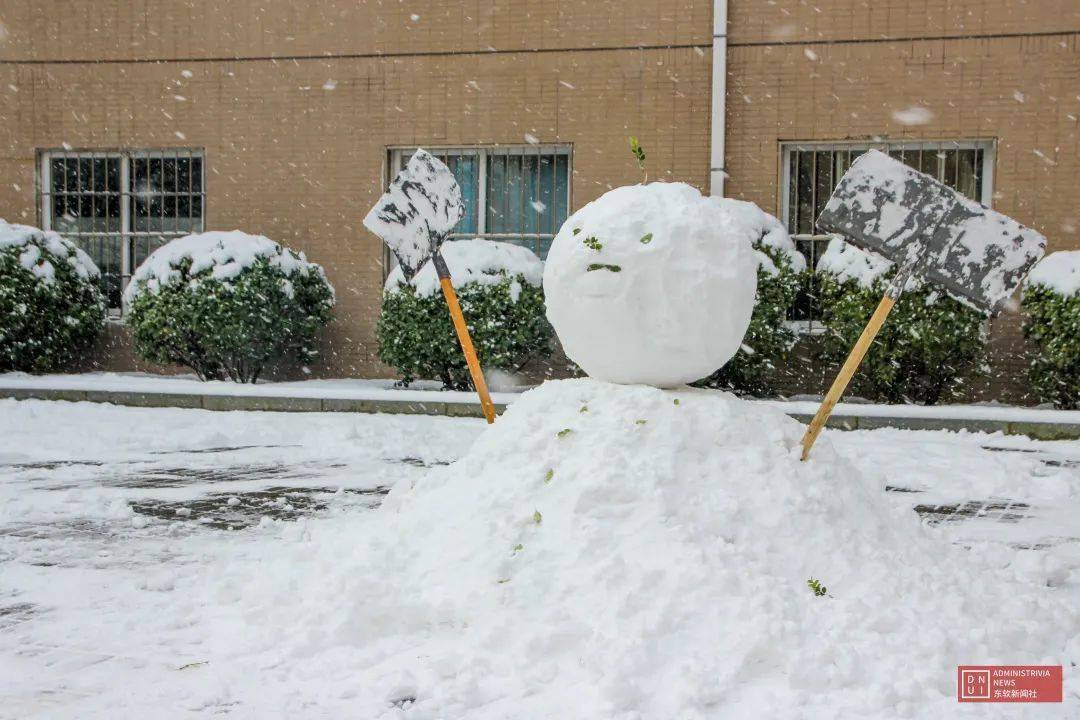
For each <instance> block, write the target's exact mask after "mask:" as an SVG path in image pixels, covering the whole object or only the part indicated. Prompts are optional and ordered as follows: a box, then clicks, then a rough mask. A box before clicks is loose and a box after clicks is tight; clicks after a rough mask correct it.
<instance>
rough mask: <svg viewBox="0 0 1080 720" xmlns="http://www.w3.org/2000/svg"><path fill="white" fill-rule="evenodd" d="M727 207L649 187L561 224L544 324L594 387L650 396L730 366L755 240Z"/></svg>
mask: <svg viewBox="0 0 1080 720" xmlns="http://www.w3.org/2000/svg"><path fill="white" fill-rule="evenodd" d="M730 203H731V201H724V200H721V199H719V198H709V197H704V196H702V195H701V193H700V192H698V191H697V190H696V189H695V188H693V187H691V186H690V185H686V184H685V183H651V184H649V185H632V186H627V187H621V188H616V189H615V190H612V191H610V192H608V193H605V194H604V195H603V196H601V197H600V198H598V199H596V200H594V201H592V202H591V203H589V204H587V205H586V206H585V207H583V208H581V209H580V210H578V211H577V212H576V213H574V214H573V215H571V216H570V218H569V219H567V221H566V222H565V223H564V224H563V226H562V228H561V229H560V230H559V234H558V235H557V236H556V237H555V241H554V242H553V244H552V246H551V251H550V253H549V254H548V259H547V264H546V266H545V269H544V294H545V298H546V304H547V316H548V319H549V320H550V321H551V324H552V326H553V327H554V328H555V332H556V333H557V334H558V336H559V339H560V341H562V345H563V348H564V350H565V351H566V354H567V356H568V357H569V358H570V359H571V360H573V361H574V362H575V363H577V364H578V365H579V366H581V368H582V369H583V370H585V372H587V373H588V374H589V375H590V376H592V377H595V378H597V379H600V380H608V381H611V382H617V383H627V384H632V383H634V384H647V385H656V386H659V387H671V386H675V385H682V384H684V383H687V382H693V381H694V380H698V379H701V378H703V377H705V376H707V375H709V374H711V373H712V372H713V371H715V370H717V369H719V368H720V367H722V366H723V365H724V363H726V362H727V361H728V360H730V359H731V357H732V356H733V355H734V354H735V353H736V352H737V351H738V349H739V346H740V345H741V344H742V338H743V335H744V334H745V333H746V328H747V325H749V323H750V315H751V313H752V312H753V309H754V295H755V292H756V290H757V265H758V261H757V258H756V256H755V253H754V249H753V245H752V244H753V242H754V240H756V239H757V237H758V236H759V235H760V232H758V234H757V235H755V230H754V228H753V226H752V224H751V223H747V222H746V221H745V215H740V214H739V213H738V212H736V211H735V206H734V205H731V204H730ZM755 210H756V208H755ZM758 212H759V213H760V211H758ZM762 214H763V213H762ZM758 230H760V228H759V229H758Z"/></svg>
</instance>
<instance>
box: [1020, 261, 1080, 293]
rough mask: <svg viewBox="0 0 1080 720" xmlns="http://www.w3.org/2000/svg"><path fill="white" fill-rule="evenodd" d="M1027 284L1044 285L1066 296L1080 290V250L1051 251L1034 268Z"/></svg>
mask: <svg viewBox="0 0 1080 720" xmlns="http://www.w3.org/2000/svg"><path fill="white" fill-rule="evenodd" d="M1026 284H1027V285H1028V286H1034V285H1042V286H1043V287H1046V288H1049V289H1050V290H1052V291H1054V292H1055V293H1057V294H1058V295H1063V296H1065V297H1072V296H1073V295H1075V294H1076V293H1078V292H1080V250H1059V251H1057V252H1053V253H1050V254H1049V255H1047V256H1046V257H1044V258H1043V259H1042V260H1040V261H1039V262H1038V264H1037V265H1036V266H1035V267H1034V268H1033V269H1032V271H1031V274H1030V275H1028V276H1027V282H1026Z"/></svg>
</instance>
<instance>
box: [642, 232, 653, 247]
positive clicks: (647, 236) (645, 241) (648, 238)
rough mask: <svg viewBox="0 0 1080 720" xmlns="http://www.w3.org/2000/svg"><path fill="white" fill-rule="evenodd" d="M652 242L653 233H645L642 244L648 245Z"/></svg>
mask: <svg viewBox="0 0 1080 720" xmlns="http://www.w3.org/2000/svg"><path fill="white" fill-rule="evenodd" d="M651 242H652V233H645V234H644V235H642V236H641V244H642V245H648V244H649V243H651Z"/></svg>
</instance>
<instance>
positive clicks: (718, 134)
mask: <svg viewBox="0 0 1080 720" xmlns="http://www.w3.org/2000/svg"><path fill="white" fill-rule="evenodd" d="M727 14H728V3H727V0H713V31H712V132H711V140H710V143H709V144H710V148H709V194H710V195H716V196H720V197H723V195H724V177H725V175H726V173H725V172H724V140H725V132H726V128H725V124H724V121H725V117H724V114H725V113H726V112H727V19H728V18H727Z"/></svg>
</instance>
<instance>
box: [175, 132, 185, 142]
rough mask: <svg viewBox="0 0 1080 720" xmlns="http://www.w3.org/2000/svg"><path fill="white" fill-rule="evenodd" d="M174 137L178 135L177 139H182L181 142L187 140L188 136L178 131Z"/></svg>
mask: <svg viewBox="0 0 1080 720" xmlns="http://www.w3.org/2000/svg"><path fill="white" fill-rule="evenodd" d="M173 135H176V137H178V138H180V139H181V140H187V135H185V134H184V133H182V132H180V131H179V130H177V131H176V132H175V133H173Z"/></svg>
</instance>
